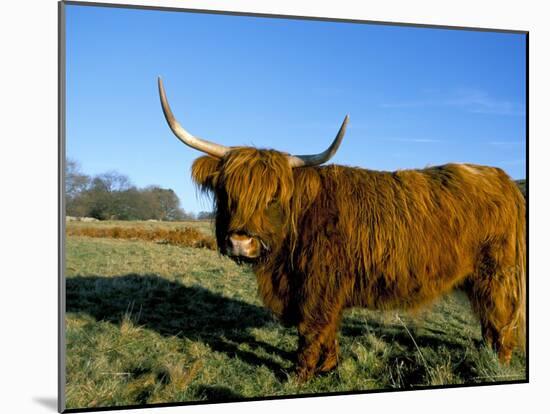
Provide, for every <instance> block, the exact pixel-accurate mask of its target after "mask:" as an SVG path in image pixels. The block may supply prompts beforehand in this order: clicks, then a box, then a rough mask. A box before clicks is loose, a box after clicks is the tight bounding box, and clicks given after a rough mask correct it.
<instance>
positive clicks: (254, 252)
mask: <svg viewBox="0 0 550 414" xmlns="http://www.w3.org/2000/svg"><path fill="white" fill-rule="evenodd" d="M227 244H228V246H227V247H228V249H227V250H228V253H229V255H231V256H243V257H251V258H252V257H257V256H258V255H259V253H260V251H259V250H260V249H259V243H258V241H257V240H256V239H254V238H253V237H250V236H248V235H246V234H237V233H233V234H231V235H230V236H229V239H228V243H227Z"/></svg>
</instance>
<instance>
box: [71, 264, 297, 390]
mask: <svg viewBox="0 0 550 414" xmlns="http://www.w3.org/2000/svg"><path fill="white" fill-rule="evenodd" d="M66 298H67V312H76V313H79V312H83V313H87V314H89V315H91V316H93V317H94V318H95V319H96V320H104V321H109V322H111V323H114V324H120V322H121V321H122V317H123V315H125V314H128V313H130V314H131V319H132V320H133V321H134V322H135V323H136V324H138V325H141V326H144V327H146V328H148V329H151V330H154V331H156V332H158V333H160V334H161V335H165V336H178V337H185V338H188V339H191V340H194V341H201V342H203V343H205V344H207V345H208V346H210V348H211V349H212V350H214V351H217V352H222V353H225V354H226V355H228V356H229V357H237V358H239V359H241V360H242V361H244V362H246V363H248V364H250V365H253V366H261V365H265V366H266V367H267V368H269V369H270V370H271V371H272V372H273V373H274V375H275V376H276V377H277V378H278V379H279V380H283V379H285V378H286V377H287V375H286V373H285V371H284V369H283V367H282V366H281V365H280V364H279V363H277V362H274V361H272V360H270V359H268V358H262V357H259V356H258V355H256V354H255V353H254V352H249V351H246V350H242V349H239V345H241V344H247V345H248V346H249V347H250V348H252V349H257V348H262V349H263V350H264V351H265V352H267V353H271V354H277V355H278V356H279V357H281V358H282V359H288V360H291V358H292V354H291V353H289V352H285V351H283V350H280V349H278V348H276V347H273V346H271V345H269V344H266V343H264V342H261V341H257V340H256V339H255V338H254V337H253V336H252V335H251V334H250V333H249V332H248V328H255V327H262V326H265V325H267V324H270V323H273V321H274V320H273V317H272V316H271V314H270V313H269V312H268V311H267V310H266V309H264V308H262V307H259V306H256V305H251V304H249V303H246V302H243V301H240V300H236V299H231V298H227V297H224V296H221V295H219V294H216V293H213V292H211V291H209V290H207V289H205V288H202V287H200V286H191V287H187V286H183V285H181V284H180V283H178V282H172V281H168V280H166V279H163V278H161V277H159V276H157V275H139V274H128V275H122V276H117V277H102V276H85V277H80V276H77V277H71V278H68V279H67V281H66ZM210 391H211V392H208V394H209V395H218V394H220V392H217V391H215V390H214V391H212V390H210ZM218 391H219V390H218ZM222 394H223V393H222ZM224 398H228V396H224ZM234 398H237V397H235V396H234Z"/></svg>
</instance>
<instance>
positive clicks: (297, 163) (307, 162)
mask: <svg viewBox="0 0 550 414" xmlns="http://www.w3.org/2000/svg"><path fill="white" fill-rule="evenodd" d="M348 121H349V116H348V115H346V117H345V118H344V122H342V126H341V127H340V130H339V131H338V134H336V138H334V141H332V144H330V147H328V148H327V149H326V150H325V151H324V152H321V153H320V154H313V155H291V156H289V161H288V162H289V163H290V166H291V167H292V168H295V167H307V166H313V165H319V164H322V163H324V162H327V161H328V160H330V159H331V158H332V157H333V156H334V154H336V151H337V150H338V147H339V146H340V143H341V142H342V139H343V138H344V134H345V133H346V126H347V125H348Z"/></svg>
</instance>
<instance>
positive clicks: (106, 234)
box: [67, 225, 216, 250]
mask: <svg viewBox="0 0 550 414" xmlns="http://www.w3.org/2000/svg"><path fill="white" fill-rule="evenodd" d="M67 236H85V237H97V238H112V239H124V240H145V241H153V242H157V243H162V244H171V245H175V246H181V247H195V248H207V249H210V250H216V240H215V239H214V238H213V237H212V236H209V235H206V234H204V233H203V232H201V231H199V230H197V229H195V228H191V227H177V228H148V227H145V226H133V227H130V226H124V227H123V226H118V225H117V226H82V225H79V226H74V225H68V226H67Z"/></svg>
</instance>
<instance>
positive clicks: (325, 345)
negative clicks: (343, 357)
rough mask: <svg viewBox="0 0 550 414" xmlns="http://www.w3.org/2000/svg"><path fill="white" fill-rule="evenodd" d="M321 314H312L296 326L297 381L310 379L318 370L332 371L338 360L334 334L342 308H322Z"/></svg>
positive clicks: (338, 306) (319, 312)
mask: <svg viewBox="0 0 550 414" xmlns="http://www.w3.org/2000/svg"><path fill="white" fill-rule="evenodd" d="M323 308H324V309H329V310H325V312H324V313H323V312H322V311H321V310H320V309H319V310H318V312H312V313H311V315H312V317H311V318H308V319H307V320H305V321H303V322H302V323H300V324H299V325H298V334H299V337H300V338H299V346H298V358H297V365H296V374H297V377H298V381H300V382H304V381H307V380H308V379H310V378H311V377H312V376H313V374H314V373H315V372H316V371H317V370H318V371H320V372H327V371H330V370H332V369H333V368H334V367H335V366H336V364H337V360H338V346H337V343H336V334H337V331H338V325H339V321H340V316H341V314H342V307H341V306H340V305H335V306H324V307H323Z"/></svg>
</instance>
